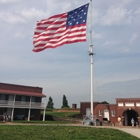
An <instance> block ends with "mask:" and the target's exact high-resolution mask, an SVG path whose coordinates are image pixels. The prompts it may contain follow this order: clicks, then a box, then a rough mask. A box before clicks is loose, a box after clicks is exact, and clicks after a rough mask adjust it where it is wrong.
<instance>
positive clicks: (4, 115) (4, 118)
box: [3, 113, 6, 122]
mask: <svg viewBox="0 0 140 140" xmlns="http://www.w3.org/2000/svg"><path fill="white" fill-rule="evenodd" d="M5 121H6V113H3V122H5Z"/></svg>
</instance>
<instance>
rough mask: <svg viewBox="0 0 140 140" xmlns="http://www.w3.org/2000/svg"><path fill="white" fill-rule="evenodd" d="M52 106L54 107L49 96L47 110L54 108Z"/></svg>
mask: <svg viewBox="0 0 140 140" xmlns="http://www.w3.org/2000/svg"><path fill="white" fill-rule="evenodd" d="M53 105H54V103H53V99H52V97H51V96H50V97H49V101H48V104H47V108H54V107H53Z"/></svg>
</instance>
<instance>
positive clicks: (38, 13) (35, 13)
mask: <svg viewBox="0 0 140 140" xmlns="http://www.w3.org/2000/svg"><path fill="white" fill-rule="evenodd" d="M20 15H21V16H22V17H24V18H25V19H28V20H32V19H33V18H35V19H38V18H41V17H42V18H43V17H44V18H46V17H47V13H46V12H45V11H43V10H38V9H35V8H31V9H23V10H21V12H20ZM38 20H40V19H38Z"/></svg>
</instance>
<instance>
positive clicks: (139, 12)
mask: <svg viewBox="0 0 140 140" xmlns="http://www.w3.org/2000/svg"><path fill="white" fill-rule="evenodd" d="M134 14H136V15H140V7H139V8H138V9H137V10H136V11H135V12H134Z"/></svg>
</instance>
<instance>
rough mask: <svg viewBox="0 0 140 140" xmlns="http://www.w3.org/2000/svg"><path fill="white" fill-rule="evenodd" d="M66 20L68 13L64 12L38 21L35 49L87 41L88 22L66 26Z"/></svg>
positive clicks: (34, 39) (38, 50) (35, 50)
mask: <svg viewBox="0 0 140 140" xmlns="http://www.w3.org/2000/svg"><path fill="white" fill-rule="evenodd" d="M66 21H67V13H63V14H59V15H54V16H52V17H50V18H48V19H44V20H41V21H40V22H37V26H36V28H35V32H34V37H33V45H34V49H33V51H34V52H40V51H43V50H44V49H47V48H56V47H58V46H62V45H64V44H70V43H75V42H84V41H86V23H84V24H80V25H79V24H77V25H75V26H69V27H68V28H66Z"/></svg>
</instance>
